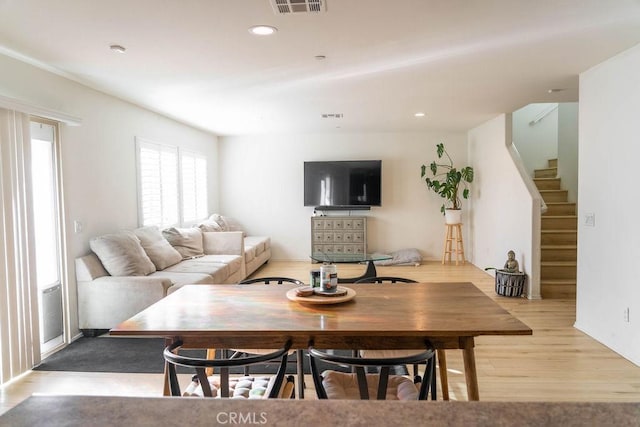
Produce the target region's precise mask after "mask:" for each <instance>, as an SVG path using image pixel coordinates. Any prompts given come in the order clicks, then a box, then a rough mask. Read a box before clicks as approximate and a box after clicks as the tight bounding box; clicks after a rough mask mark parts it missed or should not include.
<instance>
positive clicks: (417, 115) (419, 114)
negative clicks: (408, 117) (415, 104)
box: [414, 112, 424, 117]
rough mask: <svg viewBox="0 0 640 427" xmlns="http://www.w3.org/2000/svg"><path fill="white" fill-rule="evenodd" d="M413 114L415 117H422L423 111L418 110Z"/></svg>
mask: <svg viewBox="0 0 640 427" xmlns="http://www.w3.org/2000/svg"><path fill="white" fill-rule="evenodd" d="M414 116H416V117H424V113H420V112H418V113H415V114H414Z"/></svg>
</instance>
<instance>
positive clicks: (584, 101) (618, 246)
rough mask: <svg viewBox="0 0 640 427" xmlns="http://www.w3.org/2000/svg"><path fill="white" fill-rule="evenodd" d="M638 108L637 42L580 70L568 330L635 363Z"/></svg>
mask: <svg viewBox="0 0 640 427" xmlns="http://www.w3.org/2000/svg"><path fill="white" fill-rule="evenodd" d="M639 111H640V45H638V46H636V47H634V48H632V49H630V50H628V51H626V52H624V53H622V54H620V55H618V56H616V57H614V58H611V59H609V60H607V61H605V62H603V63H602V64H600V65H598V66H596V67H594V68H592V69H590V70H588V71H586V72H584V73H582V74H581V75H580V113H579V117H580V120H579V139H580V153H579V165H580V167H579V172H580V173H579V200H580V205H579V209H578V223H579V225H578V289H577V309H576V327H577V328H578V329H580V330H582V331H584V332H585V333H587V334H589V335H591V336H592V337H593V338H595V339H597V340H599V341H601V342H602V343H603V344H605V345H606V346H608V347H610V348H611V349H613V350H614V351H616V352H618V353H620V354H621V355H622V356H624V357H626V358H627V359H629V360H631V361H632V362H633V363H635V364H636V365H640V286H638V277H637V275H636V274H635V271H634V270H633V268H631V267H633V266H634V265H637V263H638V260H640V244H638V237H639V236H640V223H639V222H638V218H637V217H638V212H637V211H638V209H639V208H640V198H638V188H637V187H638V184H637V179H636V174H637V169H638V159H640V144H639V143H638V140H639V135H640V121H639V120H638V112H639ZM587 213H593V214H595V227H587V226H585V225H584V217H585V215H586V214H587ZM627 308H628V309H629V314H630V316H629V322H626V321H625V319H624V312H625V309H627Z"/></svg>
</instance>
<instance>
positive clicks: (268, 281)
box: [238, 277, 304, 286]
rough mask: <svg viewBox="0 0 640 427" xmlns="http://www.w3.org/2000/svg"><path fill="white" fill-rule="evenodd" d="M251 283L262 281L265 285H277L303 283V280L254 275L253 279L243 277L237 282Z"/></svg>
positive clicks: (242, 283)
mask: <svg viewBox="0 0 640 427" xmlns="http://www.w3.org/2000/svg"><path fill="white" fill-rule="evenodd" d="M252 283H264V284H265V285H269V284H272V283H277V284H278V285H282V284H283V283H293V284H295V285H301V286H303V285H304V282H302V281H300V280H298V279H292V278H290V277H255V278H253V279H245V280H243V281H241V282H240V283H238V284H239V285H249V284H252Z"/></svg>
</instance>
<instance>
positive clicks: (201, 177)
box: [180, 151, 208, 223]
mask: <svg viewBox="0 0 640 427" xmlns="http://www.w3.org/2000/svg"><path fill="white" fill-rule="evenodd" d="M180 159H181V162H180V167H181V170H180V171H181V178H182V222H183V223H189V222H195V221H197V220H200V219H203V218H206V217H207V213H208V208H207V159H206V158H205V157H204V156H203V155H201V154H198V153H194V152H191V151H181V152H180Z"/></svg>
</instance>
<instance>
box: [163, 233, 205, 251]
mask: <svg viewBox="0 0 640 427" xmlns="http://www.w3.org/2000/svg"><path fill="white" fill-rule="evenodd" d="M162 235H163V236H164V238H165V239H167V240H168V241H169V243H170V244H171V246H173V247H174V248H175V249H176V250H177V251H178V252H180V255H182V259H188V258H193V257H199V256H202V255H204V251H203V248H202V232H201V231H200V229H199V228H195V227H194V228H176V227H171V228H167V229H166V230H162Z"/></svg>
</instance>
